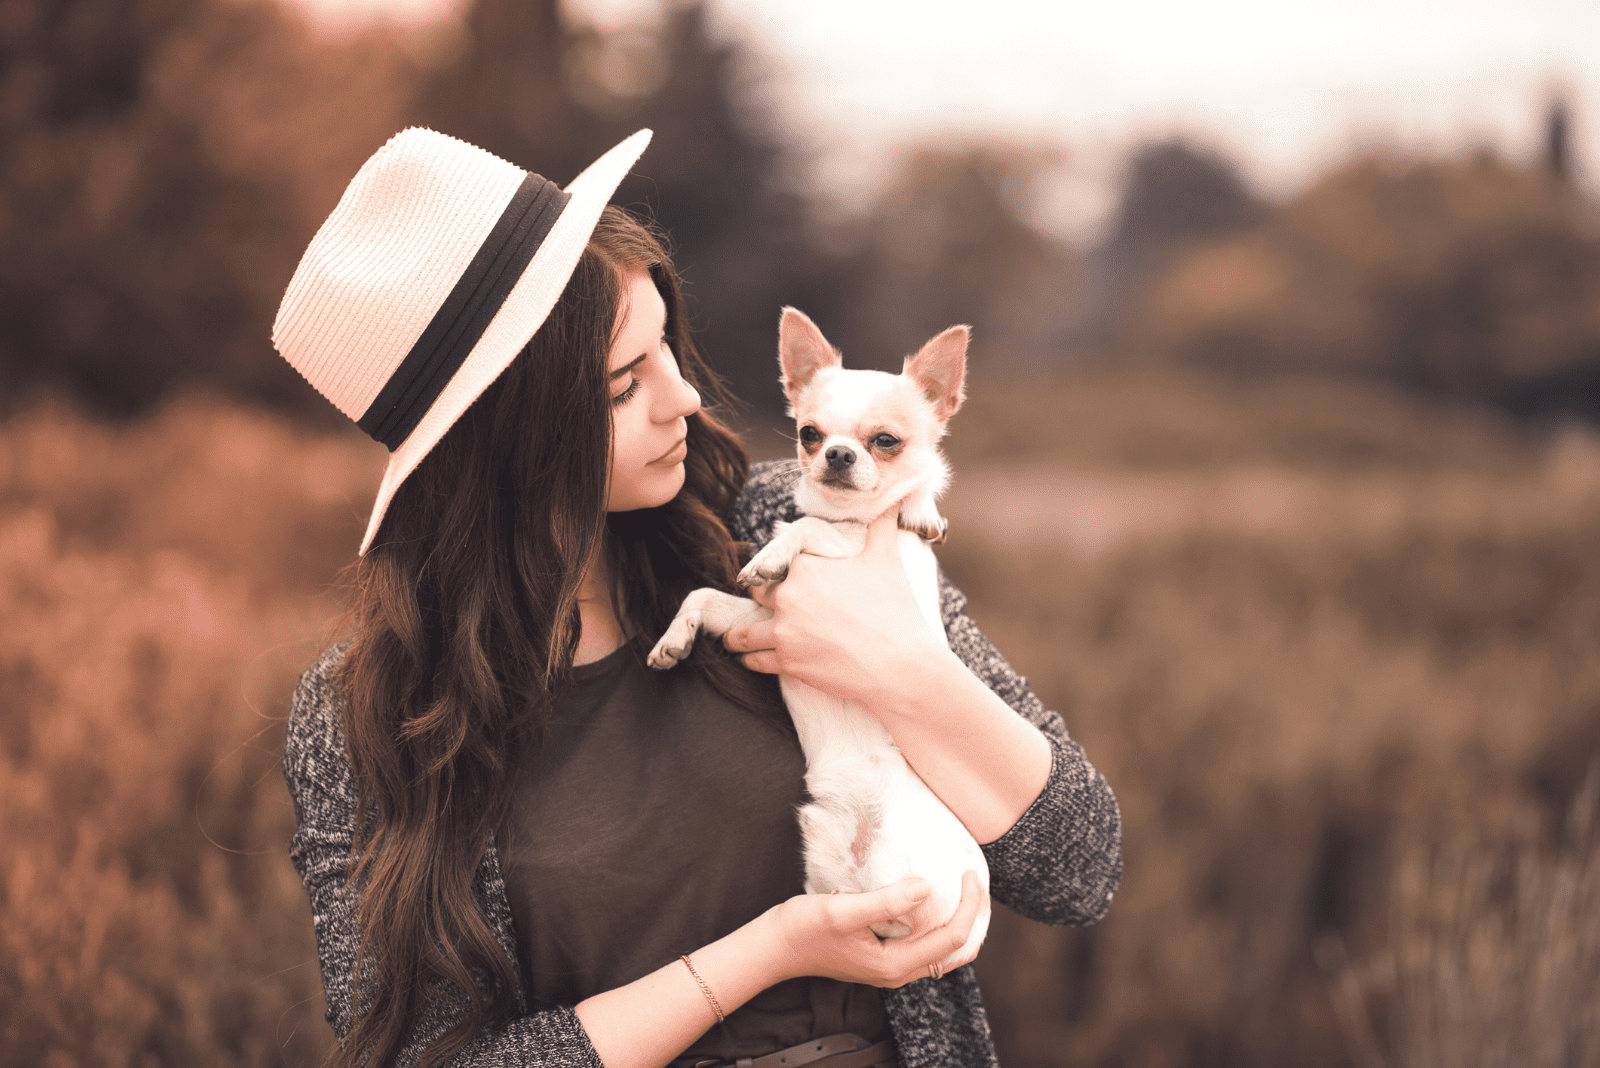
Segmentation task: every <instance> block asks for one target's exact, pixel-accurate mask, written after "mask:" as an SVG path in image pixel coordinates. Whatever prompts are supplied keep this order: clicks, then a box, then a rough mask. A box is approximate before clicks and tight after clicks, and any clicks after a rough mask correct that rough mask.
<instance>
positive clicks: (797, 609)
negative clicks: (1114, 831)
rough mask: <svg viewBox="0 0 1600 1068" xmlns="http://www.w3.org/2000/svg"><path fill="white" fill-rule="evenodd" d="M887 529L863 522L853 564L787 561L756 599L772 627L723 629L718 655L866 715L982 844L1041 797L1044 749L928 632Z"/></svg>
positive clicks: (886, 523) (892, 515) (884, 521)
mask: <svg viewBox="0 0 1600 1068" xmlns="http://www.w3.org/2000/svg"><path fill="white" fill-rule="evenodd" d="M898 518H899V516H898V512H897V509H892V508H891V509H890V510H889V511H888V512H886V513H884V514H883V515H881V516H879V517H878V518H877V519H875V520H873V521H872V523H870V524H869V525H868V527H867V543H866V548H865V549H864V550H863V551H862V552H861V554H860V555H859V556H853V557H847V558H842V559H832V558H826V557H820V556H810V555H807V554H804V553H802V554H801V555H799V556H797V557H795V559H794V561H793V562H792V563H791V564H790V565H789V576H788V578H786V579H784V580H783V581H782V582H781V583H779V584H778V585H777V586H775V587H768V588H766V589H764V590H757V591H756V593H755V597H756V600H757V601H759V602H760V603H762V604H764V605H766V606H767V607H768V608H770V609H772V611H773V617H772V618H771V619H769V620H765V621H763V622H759V623H746V624H742V625H740V626H737V627H733V628H731V629H729V631H728V632H727V634H725V635H724V636H723V645H724V646H725V647H726V648H727V649H729V650H730V651H732V652H734V653H741V654H743V658H744V663H745V666H746V667H749V668H751V669H753V670H756V671H766V672H774V673H777V674H781V675H784V676H787V677H788V678H792V679H798V680H799V681H801V682H804V683H806V684H807V685H809V686H812V687H815V688H816V689H818V690H821V691H822V692H824V693H828V694H832V695H833V696H835V697H839V698H843V699H845V700H848V701H855V702H857V703H859V704H862V705H865V706H866V707H867V708H869V709H871V710H872V712H873V714H874V715H876V716H877V717H878V720H879V722H881V723H882V724H883V725H884V727H885V728H886V729H887V730H888V731H889V734H890V735H891V736H892V737H893V738H894V742H895V745H897V746H898V747H899V748H900V752H901V753H902V754H903V755H904V756H905V758H906V760H907V762H909V763H910V765H911V767H912V768H913V769H914V770H915V771H916V773H917V774H918V775H920V776H921V777H922V781H923V782H925V783H927V784H928V786H929V788H930V789H932V790H933V792H934V793H935V794H936V795H938V798H939V800H941V801H943V802H944V803H945V805H946V806H947V807H948V808H949V809H950V811H951V812H953V813H955V815H956V818H957V819H959V820H960V821H961V822H962V823H964V824H966V827H967V830H969V831H971V832H972V836H973V837H974V838H976V839H977V840H978V841H979V842H980V843H988V842H993V841H994V840H995V839H997V838H999V837H1000V836H1001V835H1002V834H1004V833H1005V832H1006V831H1007V830H1009V829H1010V828H1011V826H1012V825H1013V824H1015V823H1016V822H1017V819H1018V817H1020V816H1021V815H1022V814H1023V813H1024V812H1026V811H1027V809H1028V807H1029V806H1030V805H1031V804H1033V802H1034V801H1035V800H1036V799H1037V798H1038V796H1039V793H1040V791H1041V790H1043V789H1044V785H1045V782H1046V780H1047V779H1049V777H1050V767H1051V761H1052V760H1053V756H1052V753H1051V749H1050V743H1049V742H1047V741H1046V740H1045V737H1044V735H1042V734H1040V733H1039V731H1038V730H1037V729H1035V728H1034V727H1033V725H1032V724H1030V723H1029V722H1028V721H1027V720H1025V719H1023V718H1022V717H1021V716H1019V715H1017V714H1016V712H1014V711H1013V710H1012V709H1011V707H1010V706H1009V705H1007V704H1006V703H1005V702H1004V701H1002V700H1001V699H1000V698H999V697H997V696H996V695H995V694H994V693H993V692H991V691H990V690H989V688H988V687H987V686H985V685H984V684H983V682H982V680H980V679H979V678H978V677H977V676H976V675H974V674H973V673H972V672H971V671H969V670H967V666H966V665H965V664H963V663H962V662H961V660H960V658H958V657H957V656H956V654H955V653H953V652H951V651H950V648H949V646H948V645H946V644H945V642H944V640H943V639H944V636H943V634H942V633H936V632H935V631H934V629H933V628H932V627H930V626H928V622H927V620H926V619H924V618H923V616H922V614H921V610H920V609H918V607H917V603H916V598H915V596H914V595H913V594H912V592H911V581H910V580H909V579H908V578H907V577H906V572H905V564H904V562H903V561H902V560H901V559H900V547H899V542H898V538H899V535H898V533H897V530H898V522H897V521H898Z"/></svg>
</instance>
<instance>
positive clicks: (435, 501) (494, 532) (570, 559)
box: [334, 208, 771, 1068]
mask: <svg viewBox="0 0 1600 1068" xmlns="http://www.w3.org/2000/svg"><path fill="white" fill-rule="evenodd" d="M641 269H642V270H648V271H649V273H650V275H651V277H652V279H653V280H654V281H655V284H656V287H657V289H659V290H660V292H661V296H662V298H663V300H664V301H665V302H666V306H667V332H668V336H669V338H670V339H671V341H672V347H673V351H674V352H675V353H676V355H677V357H678V361H679V365H680V368H681V370H682V373H683V375H684V377H685V378H686V379H688V380H689V382H690V383H691V384H692V385H694V386H695V387H696V388H697V389H699V390H700V391H701V393H702V395H703V396H705V395H707V394H710V395H711V396H713V397H716V396H719V395H720V394H719V392H718V386H717V384H716V382H715V379H714V377H713V376H712V375H711V373H710V372H709V370H708V369H707V368H706V366H705V364H704V363H703V362H702V360H701V358H700V356H699V353H698V352H696V350H695V347H694V344H693V341H692V340H691V338H690V336H689V332H688V330H687V327H686V323H685V317H684V307H683V299H682V296H681V294H680V292H679V287H678V280H677V277H676V275H675V273H674V272H673V269H672V265H671V263H670V261H669V260H668V258H667V254H666V251H665V247H664V242H663V241H662V240H661V239H660V238H659V237H658V236H657V234H655V233H654V232H653V231H652V230H651V229H649V228H648V227H646V226H644V225H642V224H641V223H639V222H638V221H637V220H635V219H633V218H632V217H631V216H629V215H628V214H626V213H625V212H622V211H620V210H618V209H615V208H607V209H606V211H605V213H604V214H603V215H602V216H601V219H600V222H599V224H598V225H597V226H596V227H595V230H594V234H593V236H592V237H591V238H590V241H589V244H588V248H587V249H586V250H585V252H584V254H583V257H582V259H581V260H580V261H579V263H578V266H577V268H576V270H574V272H573V275H572V279H571V281H570V282H569V283H568V284H567V287H566V291H565V292H564V293H563V294H562V297H561V299H560V301H559V302H558V303H557V304H556V306H555V308H554V310H553V311H552V312H551V314H550V317H549V319H547V320H546V321H545V323H544V325H543V326H541V327H540V328H539V332H538V333H537V334H536V335H535V336H534V337H533V339H532V340H531V341H529V342H528V345H527V347H526V348H524V349H523V350H522V352H521V353H520V354H518V356H517V358H516V359H515V360H514V361H512V363H511V365H510V366H509V367H508V368H507V369H506V371H505V372H504V373H503V374H501V376H500V377H499V379H497V380H496V382H495V383H494V384H493V385H492V386H490V387H489V389H487V390H486V391H485V392H484V394H483V395H482V396H481V397H480V398H479V399H478V401H477V402H476V403H475V404H473V405H472V407H471V408H469V409H468V410H467V412H466V413H465V414H464V415H463V416H462V417H461V419H460V420H459V421H457V423H456V424H455V425H454V426H453V427H452V428H451V429H450V431H449V432H448V433H447V434H445V436H444V437H443V439H441V440H440V442H439V444H438V445H436V446H435V447H434V448H433V450H432V451H431V452H430V453H429V454H428V456H427V458H426V459H425V460H423V462H422V464H421V465H420V466H419V467H418V468H417V470H416V471H415V472H414V473H413V474H412V475H411V476H410V477H409V478H408V479H407V480H406V481H405V482H404V483H403V484H402V485H401V487H400V489H399V490H398V491H397V492H396V494H395V496H394V500H393V502H392V503H391V504H390V506H389V510H388V513H387V515H386V516H385V518H384V521H383V526H382V527H381V528H380V530H379V532H378V536H377V538H376V539H375V540H374V542H373V545H372V547H371V548H370V549H369V550H368V551H367V554H366V555H365V556H364V557H362V558H361V559H360V560H358V561H357V562H356V564H355V565H354V567H353V587H354V597H353V599H352V609H351V611H352V614H353V616H354V620H355V623H356V628H357V629H356V637H355V639H354V641H353V642H352V644H351V645H350V647H349V649H348V651H347V652H346V654H345V659H344V663H343V665H342V682H343V690H344V693H345V695H346V701H345V720H344V727H345V738H346V743H347V745H348V748H349V753H350V763H351V767H352V770H353V772H354V775H355V781H356V784H357V789H358V792H359V802H358V806H357V812H358V817H357V825H358V826H359V827H361V828H362V829H363V830H362V833H360V834H359V835H357V838H356V843H355V847H354V850H353V858H352V859H353V867H352V871H351V875H350V878H351V880H352V883H353V885H355V886H356V887H357V888H359V892H360V908H359V921H358V922H359V924H360V949H359V953H358V957H357V962H356V966H355V973H354V977H353V980H352V982H353V997H352V1001H353V1005H352V1011H353V1012H354V1014H355V1020H354V1024H353V1026H352V1028H351V1031H350V1033H349V1035H348V1036H347V1037H346V1039H345V1041H344V1043H343V1044H342V1046H341V1048H340V1050H339V1052H338V1053H337V1054H336V1056H335V1058H334V1064H335V1065H336V1066H338V1068H356V1066H358V1065H364V1066H367V1068H380V1066H387V1065H388V1064H390V1063H391V1062H392V1061H393V1059H394V1057H395V1055H396V1053H397V1052H398V1051H399V1050H400V1049H401V1047H402V1046H403V1045H404V1043H405V1041H406V1038H407V1035H408V1031H409V1029H410V1026H411V1025H412V1024H413V1023H414V1022H415V1021H416V1020H418V1019H420V1018H421V1017H422V1016H424V1015H426V1013H427V1010H428V1009H429V1008H430V1007H434V1008H437V1007H438V1006H437V1005H433V1004H432V1003H433V1002H435V1001H436V1000H440V999H443V1000H447V1001H453V1002H455V1003H456V1007H457V1008H458V1010H460V1012H461V1016H460V1022H459V1023H458V1024H457V1025H456V1026H455V1027H453V1028H452V1029H451V1030H450V1031H449V1032H447V1033H446V1034H445V1035H444V1036H443V1037H442V1038H441V1039H440V1040H439V1041H437V1042H436V1043H434V1044H433V1045H432V1046H431V1047H430V1048H429V1049H428V1050H427V1051H426V1053H425V1054H424V1055H423V1057H422V1059H421V1061H420V1062H419V1063H420V1064H421V1065H422V1066H424V1068H432V1066H436V1065H440V1064H443V1063H444V1062H445V1061H446V1060H448V1059H449V1058H450V1056H452V1055H453V1054H454V1053H455V1052H456V1051H457V1050H458V1049H460V1048H461V1046H462V1045H464V1044H465V1043H466V1042H467V1041H468V1040H469V1039H470V1038H471V1037H472V1036H473V1035H474V1034H475V1033H476V1032H477V1031H479V1030H480V1029H481V1028H483V1027H485V1026H488V1025H492V1024H495V1023H497V1022H499V1021H503V1020H505V1019H507V1018H508V1017H510V1016H511V1015H512V1014H514V1013H515V1011H516V1010H517V1007H518V994H517V991H518V977H517V974H516V970H515V969H514V968H513V967H512V964H511V961H510V960H509V959H508V957H507V955H506V951H505V949H504V948H503V947H502V946H501V944H500V943H499V941H498V940H497V939H496V937H495V934H494V931H493V930H492V929H491V927H490V926H489V924H488V922H487V921H486V920H485V918H484V916H483V914H482V913H481V911H480V909H479V906H478V903H477V902H476V901H475V899H474V897H473V891H472V880H473V873H474V872H475V871H476V870H477V867H478V865H479V863H480V861H481V859H482V857H483V853H484V850H485V848H486V847H487V845H488V843H489V841H490V839H491V837H492V835H493V834H494V832H495V829H496V828H497V826H498V825H499V823H500V821H501V820H502V819H503V818H504V816H505V813H506V811H507V808H508V806H509V803H510V800H511V793H512V789H513V787H514V785H515V772H516V769H517V766H518V761H519V758H520V757H521V756H522V755H523V754H524V753H525V752H527V750H528V747H529V746H532V745H536V744H537V743H538V739H539V735H540V731H541V726H542V724H543V723H544V722H546V720H547V718H548V716H549V714H550V712H551V710H552V707H553V705H554V703H555V702H556V701H557V700H558V699H559V697H560V694H561V691H562V688H563V686H564V684H565V683H566V681H567V679H568V677H569V675H570V672H571V669H572V661H573V656H574V653H575V651H576V649H577V642H578V635H579V630H580V625H579V616H578V604H577V600H578V585H579V582H580V581H581V579H582V576H583V575H584V573H585V570H586V568H587V566H588V563H589V561H590V560H591V559H592V558H593V557H594V555H595V554H596V553H597V552H600V551H602V550H603V551H605V552H606V553H607V555H608V561H609V563H610V565H611V570H612V574H613V578H614V582H615V585H614V589H613V598H614V601H615V604H616V607H617V613H618V617H619V619H620V620H621V621H622V624H623V626H624V628H625V629H626V630H627V631H628V633H629V635H630V639H631V640H632V641H633V643H634V644H635V645H636V646H642V647H643V648H645V649H647V648H648V647H649V645H648V642H649V641H653V637H647V636H653V635H656V634H659V633H660V632H661V631H662V630H663V629H665V626H666V623H667V622H668V621H669V620H670V619H671V618H672V615H673V614H674V612H676V610H677V607H678V604H679V602H680V601H681V600H682V598H683V596H684V594H685V593H687V592H688V591H689V590H690V589H693V588H695V587H697V586H703V585H709V586H716V587H720V588H722V589H732V588H733V578H734V574H735V572H736V569H737V567H738V562H739V553H738V551H737V550H738V546H737V545H736V543H735V542H733V541H732V539H731V538H730V536H729V534H728V532H727V530H726V528H725V527H724V526H723V524H722V522H721V520H720V519H719V518H718V516H720V515H723V514H725V513H726V512H727V510H728V508H729V506H730V505H731V504H732V503H733V501H734V499H735V498H736V497H737V495H738V494H739V492H740V491H741V489H742V488H743V485H744V479H745V474H746V471H747V468H748V459H747V457H746V456H745V452H744V449H743V447H742V445H741V444H740V443H739V440H738V438H736V437H735V436H734V435H733V434H732V433H730V432H729V431H728V430H727V429H725V428H724V427H723V426H722V425H720V424H719V423H718V422H717V421H716V420H715V419H714V418H713V417H712V416H710V415H708V414H706V413H705V412H704V411H702V412H700V413H698V414H696V415H693V416H690V417H689V420H688V424H689V425H688V431H689V440H688V444H689V455H688V459H687V460H686V462H685V463H686V469H687V470H686V477H685V480H684V486H683V489H682V491H681V492H680V493H679V494H678V495H677V497H676V498H674V499H673V500H672V501H671V502H670V503H668V504H666V505H663V506H662V507H660V508H652V509H647V510H644V511H642V512H637V513H626V514H619V515H615V516H610V517H608V516H607V514H606V511H605V495H606V479H607V475H608V471H609V466H610V446H611V429H610V420H611V403H610V399H609V393H610V387H609V384H608V375H607V360H608V357H609V354H610V348H611V339H612V336H613V333H614V331H615V328H616V326H617V316H618V310H619V307H620V303H621V300H622V279H621V276H622V274H623V273H625V272H629V271H633V270H641ZM701 644H702V645H705V644H706V643H701ZM687 666H688V667H689V668H690V669H691V670H698V671H702V672H704V673H705V674H706V675H707V676H708V678H709V679H710V681H711V683H712V685H713V686H715V687H716V688H717V689H718V690H719V691H721V692H723V693H724V694H725V695H727V696H729V697H730V698H732V699H733V700H734V701H736V702H738V703H739V704H742V705H744V706H746V707H748V708H751V709H755V710H761V709H770V708H771V699H770V687H768V686H767V684H766V680H764V679H760V678H758V677H757V676H752V675H750V674H749V673H748V672H746V671H744V670H743V669H742V668H739V667H738V666H737V665H735V664H733V663H732V662H731V661H730V660H729V659H728V658H726V657H724V656H720V655H718V654H716V653H715V652H714V651H712V650H709V649H697V650H696V655H695V656H693V657H691V658H690V660H689V661H688V664H687Z"/></svg>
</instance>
